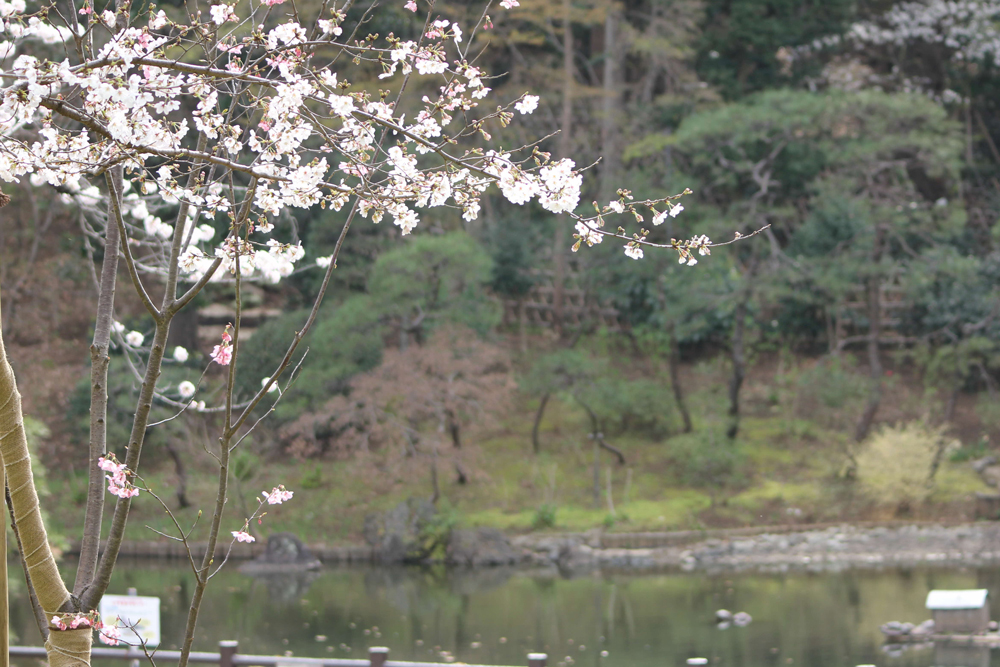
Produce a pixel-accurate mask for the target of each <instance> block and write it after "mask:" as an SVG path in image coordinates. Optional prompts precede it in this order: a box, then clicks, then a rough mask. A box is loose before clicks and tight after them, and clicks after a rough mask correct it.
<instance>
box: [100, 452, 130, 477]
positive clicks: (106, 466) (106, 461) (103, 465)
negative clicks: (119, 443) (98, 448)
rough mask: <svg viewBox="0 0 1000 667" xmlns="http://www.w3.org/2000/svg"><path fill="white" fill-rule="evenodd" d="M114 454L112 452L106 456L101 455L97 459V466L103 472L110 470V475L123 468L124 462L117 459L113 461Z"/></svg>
mask: <svg viewBox="0 0 1000 667" xmlns="http://www.w3.org/2000/svg"><path fill="white" fill-rule="evenodd" d="M114 456H115V455H114V454H112V455H111V456H110V457H108V458H104V457H103V456H102V457H101V458H99V459H97V467H98V468H100V469H101V470H103V471H104V472H110V473H111V474H112V475H117V474H118V473H120V472H122V471H123V470H125V464H124V463H118V462H117V461H115V459H114Z"/></svg>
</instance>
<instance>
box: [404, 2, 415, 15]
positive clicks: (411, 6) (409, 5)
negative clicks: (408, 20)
mask: <svg viewBox="0 0 1000 667" xmlns="http://www.w3.org/2000/svg"><path fill="white" fill-rule="evenodd" d="M403 9H409V10H410V11H411V12H415V11H417V3H416V2H414V1H413V0H408V1H407V3H406V4H405V5H403Z"/></svg>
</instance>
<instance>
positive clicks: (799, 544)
mask: <svg viewBox="0 0 1000 667" xmlns="http://www.w3.org/2000/svg"><path fill="white" fill-rule="evenodd" d="M463 532H464V533H466V535H467V534H468V533H470V532H472V531H463ZM509 542H510V546H511V547H512V548H511V549H510V550H509V551H508V553H509V554H510V556H509V558H510V559H511V561H513V562H511V564H514V562H519V563H521V564H529V565H535V566H551V565H557V566H558V567H559V568H560V569H563V570H566V571H570V572H580V571H586V570H592V569H614V570H657V569H670V568H680V569H684V570H696V569H698V570H703V569H705V570H713V569H720V570H743V569H755V570H764V571H767V570H773V571H784V570H789V569H842V568H850V567H882V566H899V565H918V564H934V565H951V564H962V565H982V564H989V563H995V562H1000V523H986V522H980V523H974V524H962V525H954V526H946V525H940V524H932V523H905V524H904V523H899V522H895V523H884V524H867V525H865V524H862V525H846V524H843V525H827V526H808V527H807V526H800V525H792V526H769V527H760V528H739V529H728V530H707V531H673V532H658V533H603V532H600V531H590V532H587V533H557V534H535V533H531V534H527V535H517V536H513V537H510V538H509ZM190 546H191V551H192V553H193V555H194V556H195V557H197V558H200V557H201V556H202V555H203V554H204V552H205V549H206V545H205V544H204V543H192V544H191V545H190ZM228 548H229V545H225V547H221V548H220V549H219V550H218V553H217V554H216V556H217V558H222V557H225V556H226V550H227V549H228ZM309 549H310V551H311V552H312V554H313V555H314V556H316V557H317V558H319V559H320V560H321V561H323V562H324V563H328V564H333V563H372V562H377V560H378V558H377V554H376V551H375V550H374V549H373V548H372V547H370V546H367V545H328V544H323V543H315V544H310V545H309ZM265 550H266V544H265V543H262V542H255V543H253V544H243V543H237V544H234V545H232V550H231V551H230V552H229V557H230V558H233V559H238V560H246V559H252V558H257V557H259V556H261V555H263V554H264V552H265ZM66 553H68V554H71V555H74V554H76V553H78V545H76V544H74V545H71V546H70V548H69V549H68V550H67V552H66ZM121 555H122V556H124V557H132V558H166V559H170V558H186V556H187V553H186V550H185V547H184V545H182V544H180V543H177V542H168V541H143V542H137V541H133V542H126V543H124V544H123V545H122V550H121Z"/></svg>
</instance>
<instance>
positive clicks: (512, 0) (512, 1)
mask: <svg viewBox="0 0 1000 667" xmlns="http://www.w3.org/2000/svg"><path fill="white" fill-rule="evenodd" d="M520 5H521V3H520V2H518V1H517V0H500V6H501V7H503V8H504V9H513V8H514V7H519V6H520Z"/></svg>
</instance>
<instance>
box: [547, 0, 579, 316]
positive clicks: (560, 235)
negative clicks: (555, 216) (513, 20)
mask: <svg viewBox="0 0 1000 667" xmlns="http://www.w3.org/2000/svg"><path fill="white" fill-rule="evenodd" d="M571 13H572V5H571V2H570V0H563V106H562V127H561V128H560V134H559V157H560V158H568V157H569V156H570V153H572V147H573V143H572V141H571V138H572V137H571V135H572V133H573V79H574V67H573V48H574V47H573V23H572V21H571V20H570V17H571ZM552 260H553V262H552V265H553V275H552V329H553V330H554V331H555V332H556V333H557V334H559V335H560V336H562V333H563V299H564V294H563V292H564V289H565V281H566V229H565V223H564V222H563V221H561V220H557V221H556V234H555V239H554V241H553V243H552Z"/></svg>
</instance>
